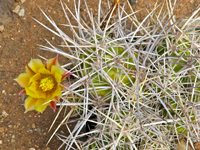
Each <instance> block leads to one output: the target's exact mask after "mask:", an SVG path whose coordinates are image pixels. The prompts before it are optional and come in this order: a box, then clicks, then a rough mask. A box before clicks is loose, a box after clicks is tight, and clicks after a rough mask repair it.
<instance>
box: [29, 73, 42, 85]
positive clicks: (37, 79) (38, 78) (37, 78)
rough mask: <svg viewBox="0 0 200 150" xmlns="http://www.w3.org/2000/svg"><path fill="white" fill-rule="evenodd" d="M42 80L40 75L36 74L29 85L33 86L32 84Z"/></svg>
mask: <svg viewBox="0 0 200 150" xmlns="http://www.w3.org/2000/svg"><path fill="white" fill-rule="evenodd" d="M41 78H42V76H41V74H40V73H36V74H35V75H33V76H32V77H31V78H30V80H29V84H31V83H32V82H36V81H39V80H40V79H41Z"/></svg>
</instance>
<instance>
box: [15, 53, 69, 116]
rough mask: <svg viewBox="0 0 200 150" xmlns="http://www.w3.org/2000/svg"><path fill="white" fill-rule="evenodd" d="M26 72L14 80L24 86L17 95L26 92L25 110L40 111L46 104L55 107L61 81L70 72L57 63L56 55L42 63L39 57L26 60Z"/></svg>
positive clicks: (59, 94)
mask: <svg viewBox="0 0 200 150" xmlns="http://www.w3.org/2000/svg"><path fill="white" fill-rule="evenodd" d="M25 69H26V73H21V74H20V75H19V76H18V77H17V78H16V79H15V81H17V82H18V84H19V85H20V86H21V87H23V88H24V90H22V91H21V92H20V93H19V95H22V94H26V95H28V96H29V97H28V98H27V99H26V100H25V104H24V106H25V109H26V111H25V112H27V111H30V110H36V111H38V112H40V113H42V112H43V111H44V110H45V109H46V107H47V106H48V105H50V106H51V107H52V108H53V110H54V111H55V109H56V102H58V101H59V99H60V97H61V85H60V83H61V81H62V80H64V79H65V78H66V77H67V76H69V75H71V74H72V73H71V72H65V71H64V69H63V68H62V67H61V66H60V64H59V63H58V56H57V57H55V58H52V59H48V60H47V61H45V64H43V63H42V61H41V60H40V59H31V61H30V62H29V63H28V62H27V61H26V67H25Z"/></svg>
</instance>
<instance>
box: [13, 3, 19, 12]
mask: <svg viewBox="0 0 200 150" xmlns="http://www.w3.org/2000/svg"><path fill="white" fill-rule="evenodd" d="M19 11H20V6H19V5H17V6H16V7H15V9H14V10H13V12H14V13H16V14H18V13H19Z"/></svg>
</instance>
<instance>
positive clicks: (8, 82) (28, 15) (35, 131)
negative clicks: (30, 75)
mask: <svg viewBox="0 0 200 150" xmlns="http://www.w3.org/2000/svg"><path fill="white" fill-rule="evenodd" d="M18 1H19V2H18ZM23 1H25V0H21V1H20V0H16V1H15V2H14V0H0V29H2V28H1V27H4V30H3V29H2V33H0V57H1V59H0V85H1V86H0V115H1V116H0V149H2V150H14V149H15V150H22V149H25V150H28V149H30V148H32V150H34V148H35V149H36V150H50V149H51V150H55V149H57V148H58V147H59V145H60V144H61V143H60V142H59V141H58V140H57V139H56V137H54V138H53V139H52V141H51V142H50V144H49V145H48V146H46V143H47V141H48V139H49V137H50V136H51V134H52V131H53V130H55V127H56V126H57V125H58V124H59V123H60V121H61V120H62V117H60V118H59V119H58V120H57V122H56V125H55V126H54V128H53V129H52V130H51V132H49V133H48V129H49V127H50V125H51V123H52V121H53V120H54V118H55V116H56V113H54V112H53V110H52V109H51V108H50V107H48V109H47V110H46V111H45V112H44V113H43V114H38V113H36V112H34V111H32V112H28V113H26V114H24V107H23V105H22V104H23V103H24V98H23V97H20V96H18V93H19V92H20V91H21V88H20V87H19V85H17V83H16V82H15V81H13V79H14V78H16V77H17V76H18V75H19V74H20V73H22V72H24V70H25V68H24V66H25V60H27V61H29V60H30V59H31V58H38V55H41V56H43V57H46V58H52V57H55V56H56V55H55V54H53V53H50V52H45V51H41V50H39V47H38V46H37V44H42V45H47V43H46V42H45V39H44V38H46V39H48V40H49V41H51V42H52V43H53V44H54V45H58V44H60V43H61V40H60V39H58V38H57V37H56V36H55V35H53V34H52V33H50V32H49V31H47V30H46V29H45V28H43V27H41V26H40V25H39V24H38V23H36V22H35V21H34V20H33V19H32V18H36V19H37V20H39V21H41V22H42V23H44V24H46V25H49V23H48V21H47V20H46V19H45V17H44V15H43V14H42V13H41V11H40V10H39V8H41V9H42V10H43V11H44V12H45V13H47V14H48V15H49V16H51V17H52V18H53V19H54V20H55V22H57V23H65V22H66V20H65V18H64V13H63V12H62V9H61V5H60V2H59V0H31V1H28V0H27V1H25V2H24V3H23V4H22V2H23ZM63 1H64V2H66V4H67V5H68V6H69V7H70V8H72V7H73V4H72V3H73V1H72V0H69V1H70V2H68V1H67V0H63ZM8 2H9V3H8ZM177 2H178V3H177V6H176V9H175V15H176V17H177V18H180V17H182V16H184V15H186V14H187V13H188V12H191V11H192V10H194V9H195V8H197V6H198V5H199V4H200V0H178V1H177ZM97 3H98V0H88V4H89V7H90V8H94V6H96V4H97ZM154 3H155V0H138V2H137V3H136V4H134V5H133V9H134V10H139V9H141V10H142V9H144V8H145V7H147V8H149V9H152V8H153V5H154ZM17 6H20V11H21V10H22V9H23V10H24V16H19V15H18V14H16V13H12V10H14V9H15V8H16V7H17ZM91 10H92V9H91ZM93 10H94V9H93ZM83 11H84V10H83ZM94 11H95V10H94ZM21 13H22V15H23V11H22V12H21ZM83 13H84V12H83ZM144 16H145V15H144V13H143V12H142V11H141V12H139V13H138V17H140V18H143V17H144ZM6 19H7V20H6ZM1 25H3V26H1ZM63 30H66V29H63ZM66 32H67V31H66ZM59 61H60V63H61V64H64V63H66V62H67V59H65V58H62V57H60V59H59ZM59 132H65V131H64V130H62V129H61V130H60V131H59ZM30 150H31V149H30Z"/></svg>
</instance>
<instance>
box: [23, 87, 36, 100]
mask: <svg viewBox="0 0 200 150" xmlns="http://www.w3.org/2000/svg"><path fill="white" fill-rule="evenodd" d="M25 91H26V94H27V95H29V96H31V97H33V98H37V96H36V95H35V92H33V91H31V90H30V89H29V88H28V87H25Z"/></svg>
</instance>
